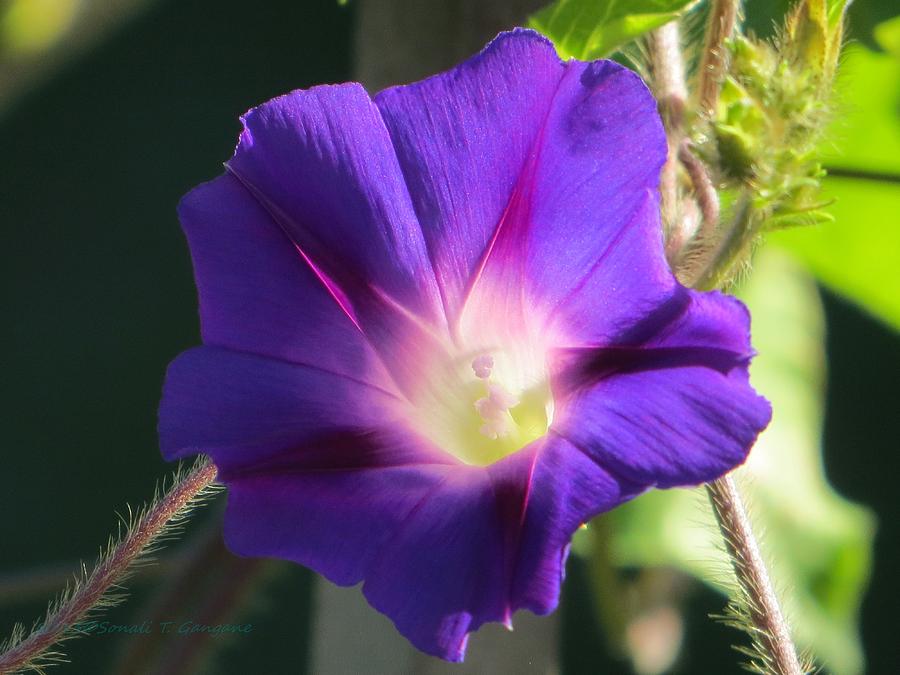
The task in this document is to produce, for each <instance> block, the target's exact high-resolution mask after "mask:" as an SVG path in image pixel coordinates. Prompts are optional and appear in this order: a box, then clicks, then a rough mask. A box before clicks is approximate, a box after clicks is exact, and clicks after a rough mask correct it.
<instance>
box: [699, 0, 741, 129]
mask: <svg viewBox="0 0 900 675" xmlns="http://www.w3.org/2000/svg"><path fill="white" fill-rule="evenodd" d="M738 4H739V0H713V2H712V6H711V7H710V9H709V23H708V24H707V27H706V44H705V45H704V48H703V56H702V58H701V60H700V69H699V78H700V80H699V84H698V86H697V91H698V94H699V99H700V111H701V112H702V113H703V114H705V115H707V116H709V117H711V116H712V115H714V114H715V112H716V106H717V105H718V103H719V91H720V90H721V87H722V80H723V79H724V78H725V70H726V68H727V66H728V60H727V57H728V52H727V50H726V49H725V41H726V40H727V39H728V38H730V37H731V34H732V32H734V27H735V24H736V23H737V14H738Z"/></svg>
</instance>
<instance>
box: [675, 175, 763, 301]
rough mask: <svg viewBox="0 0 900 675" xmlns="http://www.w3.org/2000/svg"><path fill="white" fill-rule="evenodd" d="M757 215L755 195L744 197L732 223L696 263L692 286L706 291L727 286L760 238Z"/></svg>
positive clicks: (735, 209)
mask: <svg viewBox="0 0 900 675" xmlns="http://www.w3.org/2000/svg"><path fill="white" fill-rule="evenodd" d="M755 215H756V214H755V212H754V208H753V197H752V195H750V194H749V193H746V194H744V195H742V196H741V197H740V198H739V199H738V202H737V204H736V205H735V207H734V215H733V216H732V219H731V222H730V223H729V224H728V225H727V226H726V228H725V229H724V230H723V231H721V232H720V234H719V236H718V237H717V240H716V241H715V242H714V243H713V244H712V245H711V246H709V247H707V248H706V249H705V250H704V251H703V252H702V253H701V255H700V256H699V257H698V258H697V260H696V261H695V271H692V272H691V274H690V284H689V285H691V286H692V287H694V288H698V289H701V290H705V291H707V290H711V289H714V288H721V287H722V286H725V285H727V283H728V282H729V281H730V280H731V278H732V277H733V276H734V270H735V268H736V267H739V266H740V263H741V262H742V261H745V260H746V259H747V258H748V257H749V253H750V250H751V248H752V245H753V241H754V239H756V235H757V228H756V225H755V223H756V218H755Z"/></svg>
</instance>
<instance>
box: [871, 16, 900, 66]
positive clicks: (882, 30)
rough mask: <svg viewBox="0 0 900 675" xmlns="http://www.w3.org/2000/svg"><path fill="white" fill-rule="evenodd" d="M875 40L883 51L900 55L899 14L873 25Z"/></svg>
mask: <svg viewBox="0 0 900 675" xmlns="http://www.w3.org/2000/svg"><path fill="white" fill-rule="evenodd" d="M875 41H876V42H877V43H878V44H879V46H880V47H881V48H882V49H883V50H884V51H886V52H890V53H891V54H893V55H894V56H896V57H900V16H896V17H894V18H893V19H891V20H889V21H885V22H883V23H880V24H878V25H877V26H875Z"/></svg>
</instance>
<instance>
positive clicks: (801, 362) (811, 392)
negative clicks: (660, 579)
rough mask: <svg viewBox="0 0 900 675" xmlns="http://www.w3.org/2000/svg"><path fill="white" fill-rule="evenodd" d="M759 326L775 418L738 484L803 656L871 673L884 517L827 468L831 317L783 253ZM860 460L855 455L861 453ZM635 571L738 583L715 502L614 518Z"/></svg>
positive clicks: (677, 496)
mask: <svg viewBox="0 0 900 675" xmlns="http://www.w3.org/2000/svg"><path fill="white" fill-rule="evenodd" d="M742 295H743V297H744V299H745V301H746V302H747V303H748V305H749V306H750V309H751V312H752V314H753V337H754V346H755V347H756V349H757V350H758V351H759V356H757V357H756V359H755V360H754V363H753V367H752V378H753V382H754V384H755V386H756V387H757V389H758V390H759V391H760V392H761V393H763V394H764V395H765V396H766V397H768V398H769V400H770V401H771V402H772V406H773V409H774V417H773V420H772V424H771V425H770V427H769V428H768V429H767V430H766V431H765V432H764V433H763V435H762V436H761V437H760V439H759V442H758V443H757V445H756V447H755V448H754V449H753V452H752V453H751V455H750V459H749V461H748V462H747V464H746V465H745V466H744V467H742V468H741V469H739V470H738V472H737V474H736V475H737V477H738V482H739V484H740V485H741V488H742V490H743V492H744V494H745V495H746V497H747V500H748V502H749V504H750V508H751V511H752V513H753V515H754V516H755V518H754V519H755V521H756V522H757V523H759V524H760V525H761V527H758V528H757V529H758V530H764V536H763V548H764V551H765V552H766V554H767V558H768V559H769V560H770V561H771V563H772V564H771V572H772V575H773V577H774V579H775V583H776V585H777V587H778V588H780V589H782V590H786V591H788V592H786V593H785V594H784V596H785V598H784V602H785V609H786V611H787V614H788V615H789V616H790V617H791V620H792V624H793V628H794V632H795V635H796V638H797V640H798V642H799V644H800V645H801V647H806V648H810V649H811V650H812V651H813V653H814V654H815V655H816V657H817V658H818V659H819V660H821V661H822V662H823V663H824V664H825V665H826V666H827V667H828V669H829V671H830V672H833V673H836V674H837V675H850V674H856V673H860V672H862V670H863V655H862V649H861V646H860V641H859V629H858V625H857V623H858V613H859V605H860V601H861V597H862V592H863V590H864V587H865V584H866V581H867V579H868V576H869V568H870V559H871V548H872V539H873V529H874V527H873V520H872V516H871V515H870V514H869V512H867V511H866V510H865V509H863V508H861V507H859V506H856V505H854V504H851V503H850V502H848V501H846V500H844V499H843V498H841V497H840V496H839V495H837V494H836V493H835V492H834V491H833V490H832V489H831V488H830V487H829V485H828V484H827V482H826V480H825V477H824V473H823V469H822V463H821V462H822V460H821V426H822V410H823V379H824V349H823V317H822V307H821V301H820V299H819V297H818V294H817V292H816V289H815V285H814V283H813V281H812V279H811V278H810V277H809V276H808V275H807V274H806V273H804V272H803V271H802V270H801V269H800V268H799V267H798V266H797V265H796V264H795V263H794V262H793V261H791V260H790V258H788V257H787V256H785V255H784V254H783V253H781V252H779V251H778V250H777V249H766V250H763V251H762V252H761V254H760V255H759V260H758V262H757V264H756V266H755V268H754V274H753V276H752V278H751V280H750V282H749V283H748V285H747V287H746V288H745V289H744V291H743V294H742ZM849 450H850V449H848V451H849ZM609 517H610V519H611V521H612V525H613V527H614V535H613V538H612V542H611V545H612V547H613V556H614V559H615V561H616V563H617V564H619V565H623V566H658V565H666V566H674V567H677V568H679V569H681V570H684V571H686V572H688V573H690V574H692V575H694V576H696V577H698V578H699V579H701V580H703V581H705V582H707V583H709V584H711V585H713V586H717V587H718V584H719V583H720V582H721V580H722V579H723V578H725V577H726V575H727V574H728V570H729V569H730V566H729V563H728V561H727V559H726V557H725V556H724V554H723V553H722V549H721V547H720V538H719V534H718V532H717V530H716V527H715V524H714V522H713V520H712V515H711V512H710V509H709V506H708V502H707V501H706V496H705V493H704V491H703V490H702V489H698V490H665V491H651V492H650V493H648V494H646V495H644V496H642V497H640V498H638V499H637V500H635V501H634V502H632V503H630V504H627V505H625V506H624V507H621V508H619V509H616V510H615V511H613V512H612V513H611V514H610V516H609Z"/></svg>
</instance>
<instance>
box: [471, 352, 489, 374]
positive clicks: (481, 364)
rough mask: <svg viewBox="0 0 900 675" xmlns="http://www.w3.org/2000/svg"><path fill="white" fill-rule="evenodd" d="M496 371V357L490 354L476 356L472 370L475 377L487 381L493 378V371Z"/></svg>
mask: <svg viewBox="0 0 900 675" xmlns="http://www.w3.org/2000/svg"><path fill="white" fill-rule="evenodd" d="M493 369H494V357H493V356H491V355H490V354H482V355H481V356H476V357H475V360H474V361H472V370H474V371H475V377H477V378H479V379H482V380H486V379H488V378H489V377H490V376H491V371H492V370H493Z"/></svg>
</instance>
